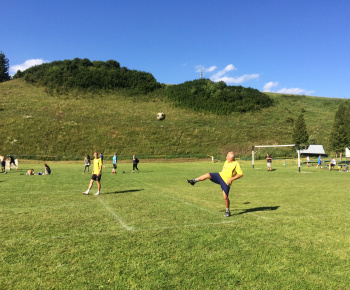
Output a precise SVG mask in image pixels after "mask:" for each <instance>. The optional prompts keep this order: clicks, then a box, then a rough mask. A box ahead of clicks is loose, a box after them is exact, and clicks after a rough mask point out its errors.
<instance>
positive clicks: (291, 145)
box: [252, 144, 300, 172]
mask: <svg viewBox="0 0 350 290" xmlns="http://www.w3.org/2000/svg"><path fill="white" fill-rule="evenodd" d="M295 146H297V147H298V150H297V151H298V168H299V172H300V145H299V144H290V145H259V146H253V147H252V166H253V168H254V154H255V151H254V149H255V148H271V147H295Z"/></svg>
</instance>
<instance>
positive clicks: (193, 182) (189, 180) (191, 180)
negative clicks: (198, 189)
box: [186, 179, 196, 185]
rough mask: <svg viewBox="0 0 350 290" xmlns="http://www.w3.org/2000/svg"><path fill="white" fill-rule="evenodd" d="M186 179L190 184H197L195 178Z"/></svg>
mask: <svg viewBox="0 0 350 290" xmlns="http://www.w3.org/2000/svg"><path fill="white" fill-rule="evenodd" d="M186 181H187V182H188V183H189V184H191V185H195V183H196V182H195V181H194V179H186Z"/></svg>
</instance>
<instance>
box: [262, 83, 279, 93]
mask: <svg viewBox="0 0 350 290" xmlns="http://www.w3.org/2000/svg"><path fill="white" fill-rule="evenodd" d="M277 86H278V82H268V83H266V84H265V86H264V88H263V92H271V89H272V88H273V87H277Z"/></svg>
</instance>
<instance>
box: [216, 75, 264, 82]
mask: <svg viewBox="0 0 350 290" xmlns="http://www.w3.org/2000/svg"><path fill="white" fill-rule="evenodd" d="M210 79H211V80H212V81H213V82H221V81H222V82H225V83H226V84H240V83H244V82H247V81H250V80H254V79H259V74H251V75H242V76H239V77H228V76H218V75H214V76H212V77H211V78H210Z"/></svg>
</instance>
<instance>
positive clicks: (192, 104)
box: [165, 79, 273, 115]
mask: <svg viewBox="0 0 350 290" xmlns="http://www.w3.org/2000/svg"><path fill="white" fill-rule="evenodd" d="M165 93H166V96H167V97H168V98H169V99H170V100H172V101H173V102H175V104H176V105H177V106H178V107H182V108H191V109H193V110H195V111H199V112H211V113H215V114H219V115H228V114H231V113H232V112H251V111H257V110H260V109H261V108H266V107H269V106H271V105H272V104H273V100H272V99H270V97H269V96H267V95H266V94H263V93H261V92H260V91H258V90H256V89H252V88H244V87H242V86H227V85H226V84H225V83H224V82H218V83H214V82H213V81H211V80H209V79H199V80H194V81H189V82H185V83H183V84H179V85H173V86H168V87H167V89H166V91H165Z"/></svg>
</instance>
